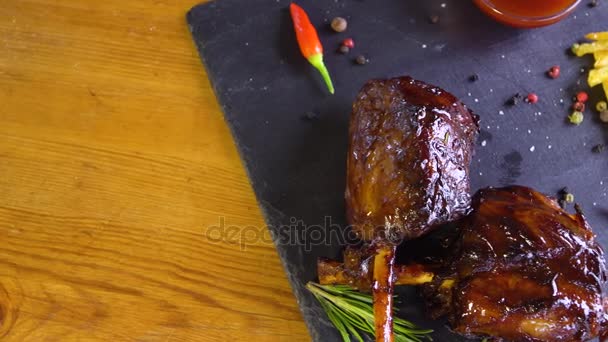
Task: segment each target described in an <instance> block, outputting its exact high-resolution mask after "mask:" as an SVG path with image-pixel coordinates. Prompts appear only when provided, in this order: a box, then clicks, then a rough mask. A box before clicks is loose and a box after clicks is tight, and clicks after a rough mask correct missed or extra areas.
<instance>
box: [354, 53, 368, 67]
mask: <svg viewBox="0 0 608 342" xmlns="http://www.w3.org/2000/svg"><path fill="white" fill-rule="evenodd" d="M355 62H356V63H357V64H359V65H365V64H367V63H369V59H367V57H365V56H364V55H359V56H357V58H356V59H355Z"/></svg>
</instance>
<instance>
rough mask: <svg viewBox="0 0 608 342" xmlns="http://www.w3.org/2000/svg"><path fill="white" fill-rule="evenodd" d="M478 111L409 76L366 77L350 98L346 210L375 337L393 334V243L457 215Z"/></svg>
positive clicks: (465, 201)
mask: <svg viewBox="0 0 608 342" xmlns="http://www.w3.org/2000/svg"><path fill="white" fill-rule="evenodd" d="M477 132H478V124H477V117H476V116H474V115H473V114H472V113H471V111H470V110H468V109H467V108H466V106H465V105H463V104H462V103H461V102H460V101H458V99H456V97H454V96H453V95H451V94H449V93H447V92H445V91H444V90H442V89H440V88H437V87H433V86H431V85H428V84H426V83H423V82H420V81H416V80H414V79H412V78H410V77H401V78H394V79H390V80H375V81H370V82H368V83H367V84H366V85H365V86H364V87H363V89H362V90H361V92H360V93H359V95H358V96H357V99H356V101H355V103H354V105H353V112H352V115H351V121H350V130H349V134H350V150H349V153H348V159H347V185H346V193H345V197H346V211H347V212H346V214H347V218H348V220H349V223H350V224H351V225H352V227H353V229H354V230H355V231H356V232H357V233H358V234H359V236H360V237H362V238H363V239H364V240H366V241H369V243H370V247H369V248H371V249H372V254H373V255H375V257H374V260H373V261H370V262H371V263H372V266H373V267H372V268H371V269H370V272H371V280H372V281H371V288H372V292H373V296H374V316H375V321H376V322H375V328H376V341H393V334H392V298H393V296H392V294H393V287H394V272H395V269H394V267H393V264H394V259H395V249H396V246H397V244H398V243H399V242H400V241H402V240H404V239H412V238H416V237H418V236H420V235H422V234H424V233H426V232H428V231H430V230H431V229H433V228H434V227H435V226H437V225H439V224H441V223H444V222H447V221H451V220H454V219H457V218H460V217H462V216H463V215H465V214H466V213H467V210H468V208H469V204H470V196H469V171H468V170H469V162H470V159H471V154H472V148H473V143H474V140H475V138H476V136H477Z"/></svg>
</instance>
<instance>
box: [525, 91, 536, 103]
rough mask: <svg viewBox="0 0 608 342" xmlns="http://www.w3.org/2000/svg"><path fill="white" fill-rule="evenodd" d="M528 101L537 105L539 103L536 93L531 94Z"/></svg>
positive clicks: (527, 98)
mask: <svg viewBox="0 0 608 342" xmlns="http://www.w3.org/2000/svg"><path fill="white" fill-rule="evenodd" d="M526 100H527V101H528V103H536V102H538V95H536V94H534V93H530V94H528V96H527V97H526Z"/></svg>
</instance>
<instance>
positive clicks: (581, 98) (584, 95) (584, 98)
mask: <svg viewBox="0 0 608 342" xmlns="http://www.w3.org/2000/svg"><path fill="white" fill-rule="evenodd" d="M587 100H589V95H588V94H587V93H586V92H584V91H579V92H578V93H577V94H576V101H578V102H582V103H585V102H587Z"/></svg>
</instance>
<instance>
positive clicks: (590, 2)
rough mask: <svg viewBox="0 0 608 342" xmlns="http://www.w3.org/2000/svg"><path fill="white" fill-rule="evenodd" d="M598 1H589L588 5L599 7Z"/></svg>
mask: <svg viewBox="0 0 608 342" xmlns="http://www.w3.org/2000/svg"><path fill="white" fill-rule="evenodd" d="M597 5H598V3H597V0H591V1H589V3H588V4H587V6H589V7H591V8H593V7H597Z"/></svg>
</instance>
